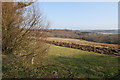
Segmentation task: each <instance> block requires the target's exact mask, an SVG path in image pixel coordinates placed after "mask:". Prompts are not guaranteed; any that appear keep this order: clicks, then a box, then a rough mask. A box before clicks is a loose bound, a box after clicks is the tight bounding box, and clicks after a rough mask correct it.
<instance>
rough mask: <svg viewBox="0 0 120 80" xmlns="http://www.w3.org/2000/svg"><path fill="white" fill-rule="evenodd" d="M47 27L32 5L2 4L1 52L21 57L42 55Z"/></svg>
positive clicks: (44, 49) (44, 48) (45, 46)
mask: <svg viewBox="0 0 120 80" xmlns="http://www.w3.org/2000/svg"><path fill="white" fill-rule="evenodd" d="M48 26H49V24H48V22H47V21H46V20H45V17H43V16H42V14H41V12H40V10H39V8H37V7H35V5H34V3H33V4H32V3H31V2H30V3H17V2H16V3H14V2H3V3H2V51H3V53H5V54H12V53H15V54H17V55H19V56H22V57H28V56H31V58H32V63H33V60H34V57H35V56H38V55H43V54H44V52H45V51H46V49H47V48H48V46H47V45H46V43H45V42H44V40H45V39H46V38H47V36H46V33H45V32H44V29H46V28H47V27H48Z"/></svg>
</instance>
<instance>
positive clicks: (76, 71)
mask: <svg viewBox="0 0 120 80" xmlns="http://www.w3.org/2000/svg"><path fill="white" fill-rule="evenodd" d="M46 63H47V64H48V63H50V64H58V65H62V66H64V67H66V68H68V69H69V70H70V71H71V72H72V74H73V75H74V76H75V77H77V78H78V77H80V78H81V77H83V78H84V77H91V78H93V77H110V76H114V75H116V74H117V73H118V57H117V56H113V55H104V54H99V53H94V52H87V51H81V50H78V49H72V48H66V47H60V46H55V45H52V46H51V47H50V49H49V54H48V55H47V61H46Z"/></svg>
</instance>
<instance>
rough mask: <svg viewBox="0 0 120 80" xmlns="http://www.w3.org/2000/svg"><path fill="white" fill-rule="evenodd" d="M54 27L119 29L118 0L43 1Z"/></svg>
mask: <svg viewBox="0 0 120 80" xmlns="http://www.w3.org/2000/svg"><path fill="white" fill-rule="evenodd" d="M39 6H40V8H41V11H42V12H43V13H44V15H46V16H47V19H48V20H49V21H50V23H51V27H50V28H52V29H73V30H86V29H117V28H118V3H117V2H41V3H39Z"/></svg>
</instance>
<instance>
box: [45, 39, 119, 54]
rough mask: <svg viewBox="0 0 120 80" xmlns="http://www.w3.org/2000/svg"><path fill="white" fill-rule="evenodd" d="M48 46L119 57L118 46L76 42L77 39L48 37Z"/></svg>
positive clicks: (83, 41) (82, 41)
mask: <svg viewBox="0 0 120 80" xmlns="http://www.w3.org/2000/svg"><path fill="white" fill-rule="evenodd" d="M46 41H47V42H48V43H50V44H54V45H58V46H63V47H69V48H75V49H80V50H84V51H90V52H91V51H92V52H97V53H101V54H113V55H118V56H119V55H120V49H119V46H120V45H115V44H106V43H96V42H90V41H85V40H78V39H67V38H53V37H49V38H48V39H47V40H46Z"/></svg>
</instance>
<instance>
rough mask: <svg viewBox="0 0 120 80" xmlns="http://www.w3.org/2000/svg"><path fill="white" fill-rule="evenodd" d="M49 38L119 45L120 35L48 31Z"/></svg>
mask: <svg viewBox="0 0 120 80" xmlns="http://www.w3.org/2000/svg"><path fill="white" fill-rule="evenodd" d="M46 31H47V32H48V36H49V37H59V38H72V39H82V40H86V41H93V42H100V43H109V44H119V36H120V34H100V33H94V32H81V31H79V30H59V29H58V30H57V29H53V30H52V29H50V30H46Z"/></svg>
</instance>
